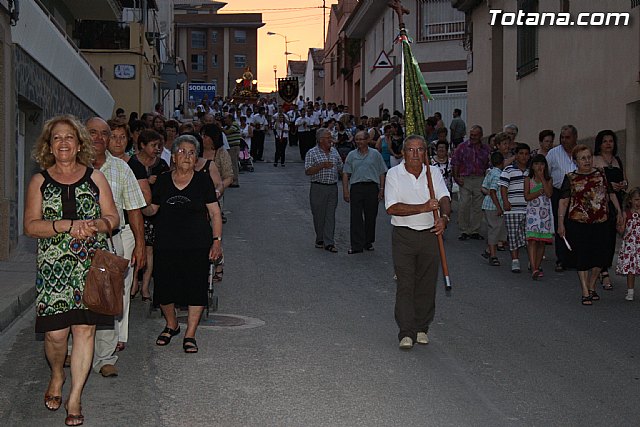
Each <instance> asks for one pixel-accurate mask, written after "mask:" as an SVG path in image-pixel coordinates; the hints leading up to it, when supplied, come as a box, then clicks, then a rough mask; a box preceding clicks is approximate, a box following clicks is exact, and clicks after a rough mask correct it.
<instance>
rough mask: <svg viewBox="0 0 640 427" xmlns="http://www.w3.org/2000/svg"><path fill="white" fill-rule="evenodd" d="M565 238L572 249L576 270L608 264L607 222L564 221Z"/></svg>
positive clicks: (608, 232)
mask: <svg viewBox="0 0 640 427" xmlns="http://www.w3.org/2000/svg"><path fill="white" fill-rule="evenodd" d="M565 229H566V238H567V241H568V242H569V244H570V245H571V249H572V251H571V252H572V255H573V256H572V259H573V260H575V266H576V269H577V270H578V271H586V270H590V269H592V268H594V267H598V268H605V267H607V266H608V263H610V262H611V260H609V259H608V258H609V255H608V251H607V250H605V246H606V245H607V244H608V242H609V239H610V236H609V234H610V231H609V223H608V222H606V221H605V222H599V223H593V224H588V223H583V222H577V221H572V220H567V221H566V222H565Z"/></svg>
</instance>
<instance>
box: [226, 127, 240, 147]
mask: <svg viewBox="0 0 640 427" xmlns="http://www.w3.org/2000/svg"><path fill="white" fill-rule="evenodd" d="M225 135H226V136H227V141H228V142H229V147H239V146H240V138H241V135H240V127H239V126H238V124H237V123H235V122H233V124H232V125H231V126H229V127H228V128H226V129H225Z"/></svg>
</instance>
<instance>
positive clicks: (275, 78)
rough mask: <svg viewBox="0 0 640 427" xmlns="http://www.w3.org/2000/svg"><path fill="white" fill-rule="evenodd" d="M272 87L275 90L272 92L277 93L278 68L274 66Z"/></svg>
mask: <svg viewBox="0 0 640 427" xmlns="http://www.w3.org/2000/svg"><path fill="white" fill-rule="evenodd" d="M273 87H274V88H275V89H273V91H274V92H277V91H278V66H277V65H274V66H273Z"/></svg>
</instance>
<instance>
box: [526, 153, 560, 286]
mask: <svg viewBox="0 0 640 427" xmlns="http://www.w3.org/2000/svg"><path fill="white" fill-rule="evenodd" d="M552 194H553V181H552V180H551V174H550V173H549V165H548V164H547V159H546V158H545V157H544V156H543V155H542V154H536V155H535V156H534V157H533V160H532V161H531V167H530V168H529V176H527V177H525V179H524V199H525V200H526V201H527V220H526V226H525V227H526V228H525V230H526V236H527V251H528V252H529V263H530V264H531V271H532V272H533V274H532V275H531V278H532V279H533V280H538V278H539V277H541V276H542V270H541V268H540V265H541V264H542V258H543V257H544V247H545V245H546V244H548V243H553V215H552V214H551V195H552Z"/></svg>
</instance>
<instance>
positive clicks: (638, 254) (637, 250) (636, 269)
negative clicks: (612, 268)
mask: <svg viewBox="0 0 640 427" xmlns="http://www.w3.org/2000/svg"><path fill="white" fill-rule="evenodd" d="M626 217H627V224H626V226H625V229H624V235H623V236H622V245H621V246H620V253H618V265H617V267H616V273H617V274H623V275H627V274H640V214H639V213H638V212H627V215H626Z"/></svg>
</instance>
